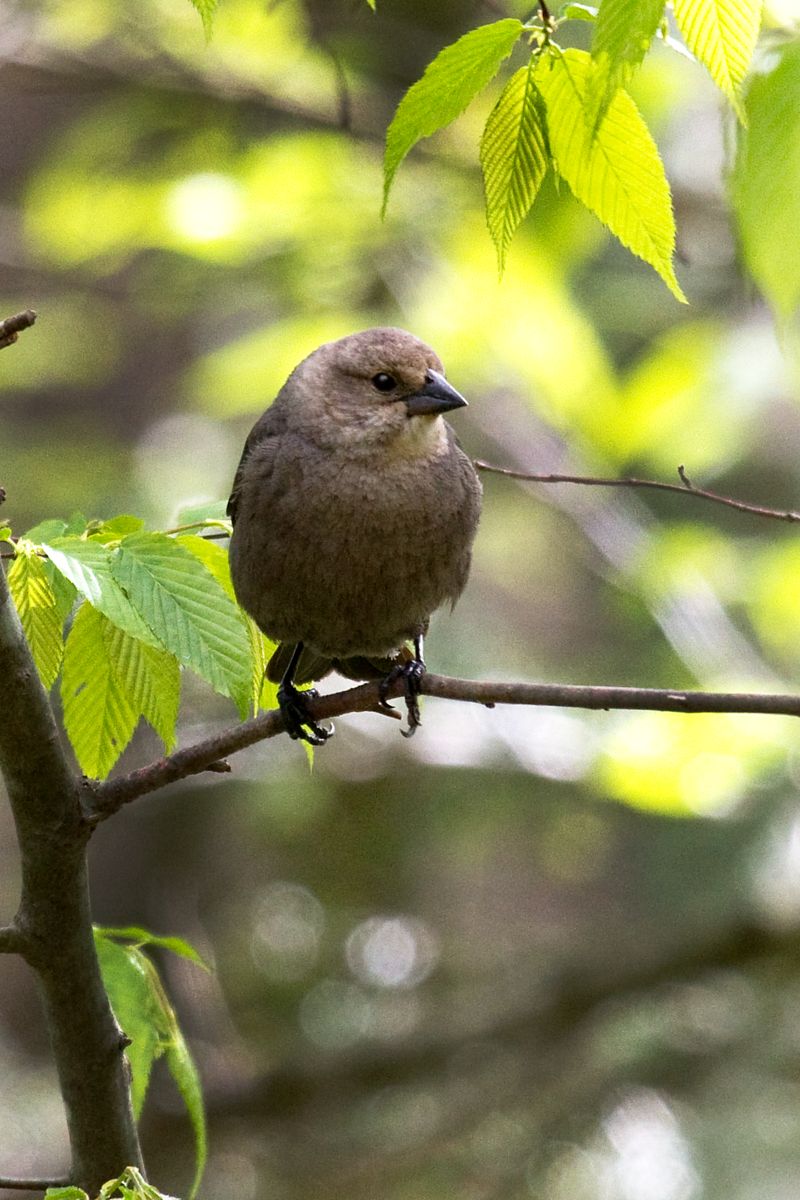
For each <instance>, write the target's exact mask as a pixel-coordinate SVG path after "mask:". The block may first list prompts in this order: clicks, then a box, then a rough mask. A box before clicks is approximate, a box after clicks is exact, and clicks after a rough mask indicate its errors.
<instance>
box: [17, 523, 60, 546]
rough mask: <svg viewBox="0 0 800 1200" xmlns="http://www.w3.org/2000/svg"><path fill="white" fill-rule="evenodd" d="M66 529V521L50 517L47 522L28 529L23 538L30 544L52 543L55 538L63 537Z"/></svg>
mask: <svg viewBox="0 0 800 1200" xmlns="http://www.w3.org/2000/svg"><path fill="white" fill-rule="evenodd" d="M66 528H67V522H66V521H62V520H61V519H60V518H59V517H48V519H47V520H46V521H40V522H39V524H38V525H34V526H33V527H32V528H31V529H26V530H25V533H24V534H23V535H22V536H23V537H24V538H27V540H28V541H29V542H50V541H52V539H53V538H60V537H63V536H64V531H65V530H66Z"/></svg>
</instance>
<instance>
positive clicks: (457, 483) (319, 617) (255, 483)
mask: <svg viewBox="0 0 800 1200" xmlns="http://www.w3.org/2000/svg"><path fill="white" fill-rule="evenodd" d="M466 403H467V401H466V400H465V399H464V397H463V396H462V395H461V394H460V392H458V391H456V389H455V388H454V387H453V386H452V385H451V384H450V383H449V382H448V381H447V379H446V378H445V373H444V367H443V366H442V363H441V361H440V359H439V357H438V356H437V355H436V354H435V352H434V351H433V350H432V349H431V347H430V346H428V345H426V344H425V343H424V342H422V341H420V340H419V339H418V338H416V337H415V336H413V335H412V334H410V333H407V332H406V331H405V330H403V329H396V328H391V327H381V328H375V329H367V330H364V331H362V332H360V333H354V334H351V335H349V336H348V337H343V338H340V339H339V340H337V341H331V342H326V343H324V344H323V345H321V346H319V347H318V348H317V349H316V350H314V351H313V353H311V354H309V355H308V357H307V358H305V359H303V361H302V362H301V363H300V364H299V365H298V366H297V367H295V369H294V370H293V371H292V373H291V374H290V375H289V377H288V379H287V380H286V383H285V384H284V385H283V387H282V388H281V389H280V391H279V392H278V395H277V397H276V398H275V400H274V401H273V402H272V404H271V405H270V406H269V407H268V408H267V410H266V412H264V414H263V415H262V416H261V417H260V418H259V420H258V421H257V422H256V423H255V425H254V426H253V429H252V430H251V432H250V434H249V436H248V437H247V440H246V442H245V445H244V450H243V452H242V456H241V460H240V462H239V466H238V469H237V471H236V475H235V478H234V482H233V488H232V492H231V497H230V500H229V502H228V510H227V511H228V515H229V516H230V518H231V522H232V534H231V540H230V569H231V579H232V582H233V588H234V592H235V594H236V598H237V600H238V602H239V604H240V606H241V607H242V608H243V609H244V610H245V611H246V612H247V613H249V615H250V616H251V617H252V619H253V620H254V621H255V623H256V625H257V626H258V627H259V629H261V630H262V632H263V633H264V634H265V635H266V636H267V637H268V638H269V639H271V640H272V641H273V642H277V643H278V645H277V648H276V649H275V651H274V653H273V654H272V657H271V658H270V661H269V663H268V665H267V670H266V674H267V678H269V679H270V680H271V681H273V682H275V683H278V684H279V687H278V704H279V706H280V710H281V713H282V715H283V719H284V725H285V727H286V729H287V731H288V733H289V734H290V736H291V737H293V738H295V739H297V738H300V739H303V740H305V741H307V742H310V743H311V744H312V745H321V744H322V743H323V742H325V741H326V740H327V738H328V737H329V736H330V735H331V733H332V732H333V729H332V728H331V727H325V726H322V725H320V724H319V723H318V722H316V721H315V720H314V719H313V718H312V716H311V714H310V711H309V708H308V699H309V698H310V697H311V696H312V695H314V694H315V693H313V692H309V691H301V690H300V689H299V687H298V685H299V684H307V683H311V682H315V681H317V680H320V679H322V678H323V677H324V676H325V675H327V674H328V673H329V672H330V671H332V670H336V671H338V672H339V673H340V674H342V675H344V676H346V677H348V678H351V679H380V680H381V704H382V706H383V707H384V708H385V709H389V708H390V706H389V705H388V703H387V701H386V692H387V689H388V687H389V686H390V684H391V683H392V682H393V681H395V680H396V679H397V678H398V677H402V678H403V679H404V681H405V684H404V691H405V698H406V704H407V709H408V717H409V728H408V730H403V732H404V733H405V734H406V735H407V736H410V735H411V734H412V733H413V732H414V729H415V728H416V726H417V725H418V724H419V709H418V704H417V696H418V694H419V685H420V680H421V677H422V674H423V673H424V671H425V662H424V658H423V637H424V635H425V634H426V633H427V629H428V623H429V620H430V616H431V614H432V613H433V612H434V610H435V609H437V608H439V607H440V606H441V605H443V604H445V603H448V602H449V603H450V605H451V607H452V606H454V605H455V603H456V601H457V600H458V598H459V596H460V595H461V592H462V591H463V589H464V586H465V584H466V582H467V576H468V574H469V569H470V560H471V554H472V544H473V541H474V538H475V534H476V531H477V527H478V520H479V517H480V510H481V498H482V488H481V484H480V480H479V479H478V475H477V472H476V470H475V467H474V465H473V463H472V461H471V459H470V458H469V457H468V456H467V455H466V454H465V453H464V451H463V450H462V449H461V447H460V446H459V444H458V442H457V441H456V437H455V434H454V432H453V430H452V428H451V427H450V426H449V425H448V423H447V422H446V421H445V420H444V419H443V416H442V414H443V413H447V412H450V411H452V410H455V409H458V408H462V407H463V406H464V405H466ZM409 642H411V643H412V644H413V647H414V649H413V652H412V650H411V649H410V647H409V646H408V643H409Z"/></svg>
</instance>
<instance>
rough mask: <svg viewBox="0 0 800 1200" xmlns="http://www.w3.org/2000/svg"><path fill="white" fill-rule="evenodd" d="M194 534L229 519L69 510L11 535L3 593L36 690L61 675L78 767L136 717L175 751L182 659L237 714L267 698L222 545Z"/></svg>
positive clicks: (252, 634) (108, 747) (97, 767)
mask: <svg viewBox="0 0 800 1200" xmlns="http://www.w3.org/2000/svg"><path fill="white" fill-rule="evenodd" d="M203 532H205V533H206V534H216V535H217V536H218V535H219V534H220V533H222V534H226V533H229V532H230V527H229V525H227V523H226V522H224V521H221V520H219V519H218V518H217V517H216V516H213V517H208V518H201V519H199V520H195V521H193V522H192V523H191V524H187V525H184V526H180V527H179V528H177V529H175V530H173V531H171V532H169V533H164V532H152V531H146V530H145V529H144V522H143V521H142V520H141V519H139V518H138V517H131V516H127V515H126V516H119V517H114V518H112V519H111V520H108V521H87V520H86V519H85V518H84V517H83V516H81V515H80V514H78V515H76V516H74V517H72V518H71V519H70V520H69V521H60V520H48V521H45V522H42V523H41V524H40V525H38V526H36V527H35V528H34V529H31V530H29V531H28V532H27V533H26V534H25V536H24V537H20V538H18V539H16V540H11V541H10V544H11V545H12V546H13V549H14V560H13V562H12V564H11V567H10V569H9V573H8V582H9V587H10V590H11V594H12V597H13V599H14V603H15V605H16V607H17V611H18V612H19V616H20V620H21V622H22V626H23V629H24V631H25V634H26V637H27V639H28V642H29V643H30V647H31V651H32V653H33V658H34V662H35V663H36V667H37V670H38V672H39V675H40V677H41V680H42V683H43V684H44V686H45V688H47V689H48V690H49V689H50V688H52V686H53V685H54V683H55V682H56V680H57V678H58V677H59V675H60V678H61V700H62V704H63V709H64V724H65V728H66V731H67V734H68V736H69V739H70V742H71V744H72V747H73V749H74V751H75V755H76V757H77V759H78V762H79V763H80V766H81V769H82V770H83V771H84V772H85V773H86V774H87V775H90V776H93V777H97V778H103V777H105V776H106V775H107V774H108V772H109V771H110V770H111V768H112V767H113V765H114V763H115V762H116V761H117V759H118V758H119V756H120V754H121V753H122V751H123V750H124V749H125V747H126V746H127V744H128V742H129V741H130V739H131V737H132V736H133V733H134V730H135V729H136V727H137V725H138V723H139V721H140V720H141V719H142V718H143V719H144V720H145V721H146V722H147V723H148V724H149V725H150V727H151V728H152V729H153V730H154V731H155V733H156V734H157V735H158V736H159V737H160V739H161V741H162V742H163V743H164V747H165V749H166V750H170V749H172V748H173V746H174V745H175V726H176V721H177V716H178V706H179V702H180V684H181V669H182V668H185V669H189V670H191V671H193V672H194V673H195V674H196V675H199V676H200V678H201V679H203V680H205V681H206V682H207V683H208V684H210V685H211V687H212V688H213V689H214V690H215V691H216V692H218V693H219V694H220V695H222V696H226V697H228V698H230V699H231V700H233V702H234V704H235V705H236V707H237V709H238V711H239V714H240V716H241V717H244V716H246V715H247V713H248V711H253V712H257V711H258V709H259V707H260V706H262V705H269V704H270V702H271V700H272V698H273V697H272V694H271V691H270V690H269V688H265V687H264V666H265V663H266V660H267V658H268V656H269V654H270V652H271V646H270V643H269V642H268V641H267V640H266V639H265V638H264V637H263V635H262V634H261V632H260V631H259V630H258V629H257V628H256V626H255V625H254V624H253V623H252V621H250V619H249V618H248V617H247V616H246V615H245V614H244V613H243V612H242V611H241V609H239V608H238V606H237V604H236V601H235V598H234V594H233V588H232V585H231V580H230V571H229V567H228V556H227V554H226V552H225V551H224V550H223V549H222V547H221V546H219V545H217V544H216V542H215V541H213V540H211V539H210V538H209V537H208V536H205V537H204V536H202V533H203Z"/></svg>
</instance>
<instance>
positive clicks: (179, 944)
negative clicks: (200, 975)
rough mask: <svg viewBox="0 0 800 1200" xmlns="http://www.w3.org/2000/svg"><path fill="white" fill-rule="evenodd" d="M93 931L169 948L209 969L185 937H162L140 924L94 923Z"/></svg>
mask: <svg viewBox="0 0 800 1200" xmlns="http://www.w3.org/2000/svg"><path fill="white" fill-rule="evenodd" d="M95 931H96V932H97V933H98V934H102V936H103V937H105V938H112V939H113V940H115V941H124V942H133V943H134V944H135V945H137V946H158V947H159V948H160V949H162V950H169V952H170V953H171V954H176V955H177V956H178V957H179V958H185V959H188V961H189V962H193V963H194V964H195V966H198V967H202V968H203V970H204V971H210V970H211V968H210V966H209V965H208V963H207V962H206V961H205V959H204V958H203V956H202V955H201V954H200V953H199V951H197V950H195V948H194V946H193V945H192V944H191V942H187V941H186V939H185V938H181V937H175V936H167V937H163V936H161V935H160V934H157V933H151V932H150V930H149V929H144V928H143V927H142V926H141V925H124V926H120V927H116V926H110V925H95Z"/></svg>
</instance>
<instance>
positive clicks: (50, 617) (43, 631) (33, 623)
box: [8, 538, 64, 691]
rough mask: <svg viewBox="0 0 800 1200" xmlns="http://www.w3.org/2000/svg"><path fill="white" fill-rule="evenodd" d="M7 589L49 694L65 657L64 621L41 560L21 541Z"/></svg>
mask: <svg viewBox="0 0 800 1200" xmlns="http://www.w3.org/2000/svg"><path fill="white" fill-rule="evenodd" d="M8 586H9V589H10V591H11V596H12V599H13V601H14V604H15V605H16V609H17V612H18V613H19V619H20V621H21V622H22V628H23V630H24V632H25V637H26V638H27V640H28V645H29V646H30V648H31V654H32V655H33V661H34V662H35V663H36V670H37V671H38V672H39V678H40V679H41V681H42V684H43V686H44V687H45V688H46V689H47V691H49V690H50V688H51V687H52V686H53V684H54V683H55V680H56V676H57V675H58V672H59V669H60V667H61V660H62V658H63V656H64V637H63V626H64V620H63V617H62V616H61V615H60V614H59V609H58V602H57V600H56V596H55V593H54V591H53V588H52V587H51V585H50V581H49V579H48V578H47V570H46V567H45V562H44V559H43V558H42V557H41V555H40V554H38V553H37V550H36V547H35V546H34V545H32V543H31V542H29V541H27V540H26V539H24V538H20V540H19V541H18V542H17V547H16V557H15V559H14V561H13V562H12V564H11V567H10V569H9V572H8Z"/></svg>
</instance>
